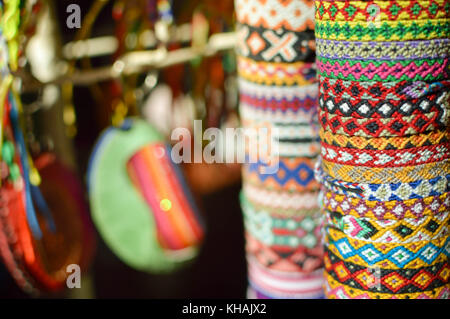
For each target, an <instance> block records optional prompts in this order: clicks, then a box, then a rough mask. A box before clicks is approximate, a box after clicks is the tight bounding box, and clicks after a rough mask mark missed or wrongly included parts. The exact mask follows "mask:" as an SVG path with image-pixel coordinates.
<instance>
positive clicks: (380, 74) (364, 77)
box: [317, 29, 450, 82]
mask: <svg viewBox="0 0 450 319" xmlns="http://www.w3.org/2000/svg"><path fill="white" fill-rule="evenodd" d="M449 31H450V29H449ZM317 72H318V73H319V74H320V75H322V76H327V77H329V78H333V79H342V80H351V81H378V82H393V81H439V80H443V79H446V78H447V77H448V76H447V73H448V59H434V60H429V59H422V60H411V61H410V60H405V61H376V60H373V61H358V60H356V61H354V60H350V61H340V60H329V59H325V58H317Z"/></svg>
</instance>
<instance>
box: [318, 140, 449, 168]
mask: <svg viewBox="0 0 450 319" xmlns="http://www.w3.org/2000/svg"><path fill="white" fill-rule="evenodd" d="M321 154H322V159H323V160H326V161H327V162H332V163H337V164H345V165H351V166H356V167H357V166H366V167H379V168H392V167H404V166H410V165H423V164H425V163H435V162H438V161H444V162H447V159H449V158H450V150H449V149H448V148H447V145H446V144H438V145H432V146H424V147H418V148H409V149H401V150H378V149H376V150H357V149H352V148H343V147H336V146H331V145H327V144H325V143H322V150H321Z"/></svg>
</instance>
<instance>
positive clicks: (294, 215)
mask: <svg viewBox="0 0 450 319" xmlns="http://www.w3.org/2000/svg"><path fill="white" fill-rule="evenodd" d="M235 4H236V6H235V7H236V16H237V22H238V26H237V30H238V37H239V44H238V55H239V56H238V72H239V77H240V79H239V81H240V83H239V84H240V115H241V120H242V125H243V127H244V128H245V129H255V128H261V127H262V128H268V129H269V130H272V131H273V130H276V131H278V133H279V136H278V137H279V143H278V145H279V157H278V159H277V165H278V169H277V170H276V171H274V172H270V173H267V172H264V169H265V168H267V165H266V164H264V160H263V158H262V157H259V158H258V159H257V161H254V162H253V161H252V160H253V159H252V158H250V157H249V163H248V164H247V165H245V166H244V168H243V177H244V185H243V191H242V194H241V203H242V210H243V214H244V221H245V228H246V241H247V244H246V252H247V262H248V279H249V283H250V287H249V293H248V297H249V298H322V297H323V270H322V263H323V248H322V243H321V240H320V239H321V235H320V229H321V213H320V207H319V204H318V191H319V184H318V183H317V182H316V181H315V179H314V166H315V163H316V158H317V156H318V153H319V138H318V123H317V94H318V85H317V80H316V71H315V69H314V67H315V64H314V61H315V52H314V51H315V44H314V3H313V2H312V1H301V0H291V1H283V0H266V1H258V0H236V1H235ZM258 143H259V145H258V146H264V145H262V144H263V143H265V142H263V141H261V140H259V142H258ZM258 156H261V154H259V155H258Z"/></svg>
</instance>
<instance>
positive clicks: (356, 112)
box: [319, 92, 450, 118]
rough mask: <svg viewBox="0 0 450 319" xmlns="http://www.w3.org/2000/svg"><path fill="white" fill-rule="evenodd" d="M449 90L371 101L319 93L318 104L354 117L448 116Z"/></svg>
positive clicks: (322, 108) (339, 113)
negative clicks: (437, 114)
mask: <svg viewBox="0 0 450 319" xmlns="http://www.w3.org/2000/svg"><path fill="white" fill-rule="evenodd" d="M449 97H450V93H449V92H440V93H432V94H429V95H428V96H423V97H421V98H419V99H410V100H403V101H399V100H393V101H389V100H386V101H373V100H372V101H371V100H363V99H361V100H356V99H344V98H339V97H336V96H330V95H329V94H327V93H323V94H322V93H321V94H320V96H319V106H320V109H321V110H322V111H326V112H328V113H329V114H336V115H339V116H345V117H356V118H393V117H402V116H409V115H421V114H428V113H431V112H440V113H441V114H442V115H441V116H443V117H444V118H445V117H448V115H447V114H448V113H449V112H450V110H449V108H450V106H449V104H448V101H449Z"/></svg>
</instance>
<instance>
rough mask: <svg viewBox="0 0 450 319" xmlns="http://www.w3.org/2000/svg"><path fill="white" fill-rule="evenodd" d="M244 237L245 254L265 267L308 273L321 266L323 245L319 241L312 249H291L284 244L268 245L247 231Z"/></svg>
mask: <svg viewBox="0 0 450 319" xmlns="http://www.w3.org/2000/svg"><path fill="white" fill-rule="evenodd" d="M245 238H246V246H245V250H246V253H247V256H251V257H253V258H254V260H255V261H257V262H258V263H259V264H260V265H261V266H263V267H266V268H267V269H271V270H276V271H283V272H301V273H309V272H313V271H315V270H318V269H320V268H321V267H322V266H323V260H322V255H323V245H322V243H321V242H320V243H318V244H317V246H316V247H314V248H312V249H309V248H306V247H304V246H298V247H295V248H294V249H292V248H290V247H284V246H272V247H269V246H267V245H264V244H263V243H261V242H260V241H258V240H257V239H255V238H253V237H252V236H251V235H250V234H249V233H248V232H247V233H246V236H245Z"/></svg>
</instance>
